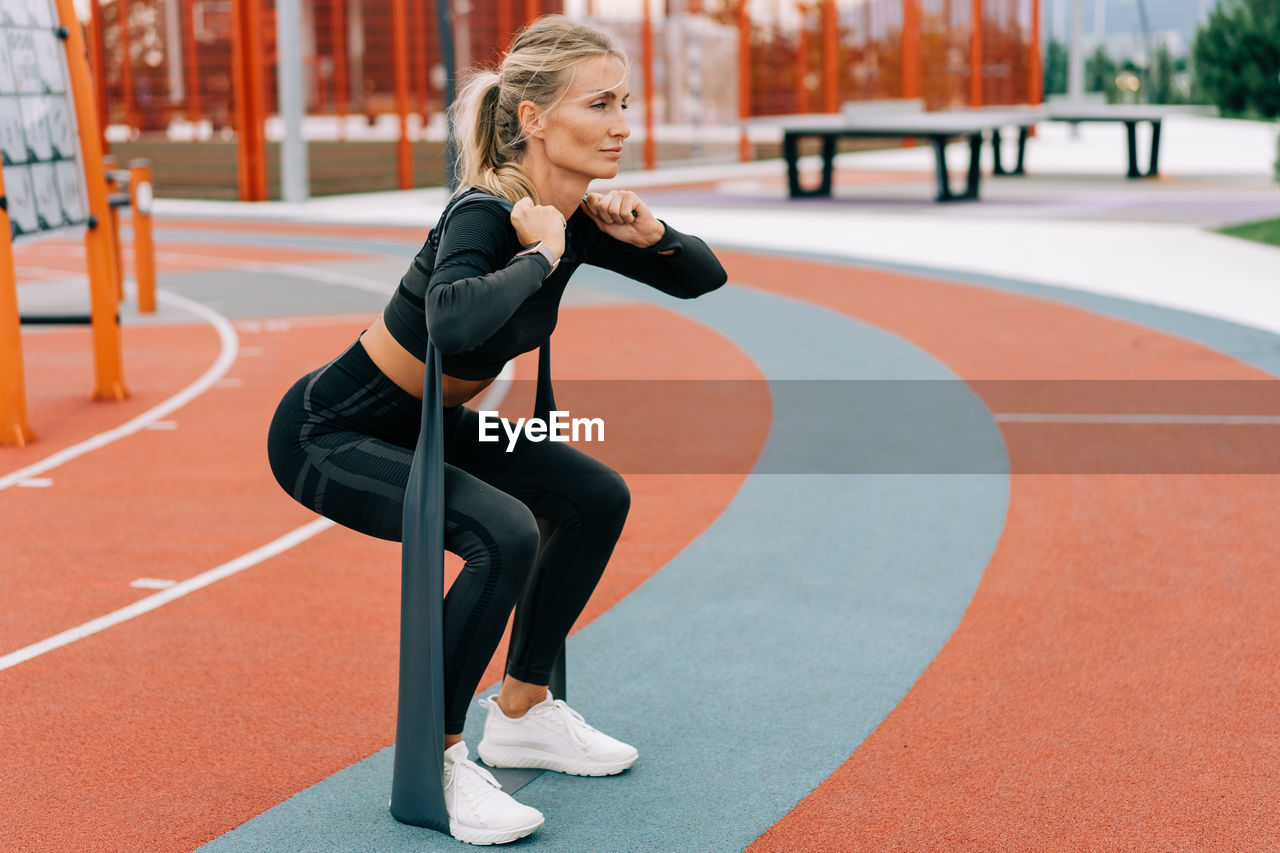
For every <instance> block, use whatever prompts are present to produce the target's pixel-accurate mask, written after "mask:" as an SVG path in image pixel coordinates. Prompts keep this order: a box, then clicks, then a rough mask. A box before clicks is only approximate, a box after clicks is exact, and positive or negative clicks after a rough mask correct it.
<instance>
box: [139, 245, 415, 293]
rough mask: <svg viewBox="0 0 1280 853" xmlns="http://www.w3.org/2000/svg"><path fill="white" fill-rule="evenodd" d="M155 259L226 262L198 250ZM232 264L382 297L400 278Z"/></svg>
mask: <svg viewBox="0 0 1280 853" xmlns="http://www.w3.org/2000/svg"><path fill="white" fill-rule="evenodd" d="M156 259H157V260H162V261H172V262H176V263H183V262H186V261H189V260H195V261H208V260H219V261H225V260H226V259H227V258H226V256H225V255H214V254H209V255H203V254H200V253H198V252H157V253H156ZM231 266H232V268H234V269H238V270H246V271H248V272H265V273H279V274H282V275H291V276H294V277H296V278H301V279H305V280H307V281H310V282H312V283H316V284H337V285H341V286H343V287H354V288H356V289H357V290H370V291H372V292H374V293H381V294H382V295H383V296H390V295H391V293H392V291H394V290H395V289H396V285H398V284H399V281H380V280H374V279H368V278H361V277H360V276H356V275H347V274H346V273H340V272H334V271H333V270H326V269H320V268H318V267H305V266H301V265H299V264H271V263H258V262H254V261H237V262H236V263H234V264H232V265H231Z"/></svg>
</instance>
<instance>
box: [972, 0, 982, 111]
mask: <svg viewBox="0 0 1280 853" xmlns="http://www.w3.org/2000/svg"><path fill="white" fill-rule="evenodd" d="M970 9H971V10H972V11H971V12H970V13H969V16H970V19H971V20H970V27H971V29H970V30H969V106H971V107H980V106H982V77H983V74H982V61H983V60H982V0H972V5H971V6H970Z"/></svg>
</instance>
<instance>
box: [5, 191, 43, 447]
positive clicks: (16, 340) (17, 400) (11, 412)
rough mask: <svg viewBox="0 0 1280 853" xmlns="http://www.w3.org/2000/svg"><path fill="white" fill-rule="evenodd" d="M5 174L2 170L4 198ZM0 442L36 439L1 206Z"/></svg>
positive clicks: (10, 245)
mask: <svg viewBox="0 0 1280 853" xmlns="http://www.w3.org/2000/svg"><path fill="white" fill-rule="evenodd" d="M3 197H4V174H3V173H0V198H3ZM0 230H3V231H4V233H3V234H0V444H16V445H18V446H19V447H21V446H23V445H26V444H29V443H30V442H32V441H35V440H36V435H35V433H34V432H32V431H31V427H30V426H29V425H28V424H27V389H26V384H25V380H24V379H23V370H22V321H21V318H20V316H19V314H18V274H17V272H15V271H14V268H13V240H12V238H11V237H10V236H9V235H10V234H12V233H13V232H12V231H11V230H10V229H9V211H8V207H7V206H5V205H0Z"/></svg>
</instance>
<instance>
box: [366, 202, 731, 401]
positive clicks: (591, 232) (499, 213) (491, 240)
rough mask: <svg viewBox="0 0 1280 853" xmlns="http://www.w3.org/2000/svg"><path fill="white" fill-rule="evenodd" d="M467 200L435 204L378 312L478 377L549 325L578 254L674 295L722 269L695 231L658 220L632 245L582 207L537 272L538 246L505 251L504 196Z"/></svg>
mask: <svg viewBox="0 0 1280 853" xmlns="http://www.w3.org/2000/svg"><path fill="white" fill-rule="evenodd" d="M478 192H480V191H479V190H470V191H468V193H467V194H471V193H478ZM464 195H466V194H464ZM459 198H461V196H460V197H459ZM469 201H470V203H468V204H462V205H460V206H457V209H456V210H452V211H451V208H452V207H454V206H455V205H457V199H455V201H454V202H453V203H452V204H451V205H450V207H448V208H446V209H445V213H444V214H443V215H442V219H441V221H442V223H443V225H444V230H443V231H441V232H440V233H439V234H437V233H436V232H435V231H434V230H433V231H432V235H431V237H429V238H428V240H427V242H426V243H425V244H424V245H423V247H422V249H421V251H419V252H418V255H417V257H415V258H414V259H413V263H412V264H410V266H409V270H408V272H406V273H405V274H404V277H403V278H401V280H400V285H399V287H397V288H396V291H395V293H394V294H393V295H392V297H391V301H390V302H388V303H387V306H386V308H385V309H384V310H383V314H382V317H383V322H384V323H385V324H386V327H387V330H388V331H389V332H390V333H391V336H392V337H393V338H395V340H396V342H397V343H399V344H400V345H401V346H402V347H404V348H405V349H406V350H407V351H409V352H410V353H412V354H413V355H415V356H417V357H418V358H420V359H424V360H425V358H426V351H427V338H428V336H429V337H430V339H431V340H432V341H433V342H434V343H435V345H436V349H437V350H439V352H440V360H441V370H442V372H443V373H444V374H445V375H447V376H455V377H457V378H459V379H488V378H490V377H493V376H497V375H498V373H499V372H500V371H501V370H502V367H503V365H504V364H506V363H507V361H509V360H510V359H512V358H515V357H516V356H517V355H520V354H521V353H524V352H528V351H530V350H532V349H535V348H536V347H538V346H539V345H540V344H541V343H542V342H543V341H545V340H546V339H547V337H548V336H549V335H550V334H551V332H552V330H554V329H555V325H556V319H557V315H558V311H559V307H560V297H561V296H562V295H563V294H564V289H565V286H566V285H567V284H568V283H569V277H570V276H571V275H572V274H573V271H574V270H575V269H577V267H578V266H579V265H580V264H592V265H594V266H598V267H603V268H605V269H609V270H613V271H615V272H618V273H621V274H622V275H625V276H627V277H628V278H633V279H635V280H637V281H640V282H643V283H644V284H647V285H649V286H651V287H655V288H657V289H658V290H661V291H662V292H664V293H669V294H671V295H672V296H677V297H680V298H683V299H691V298H693V297H695V296H701V295H702V294H704V293H708V292H710V291H712V290H715V289H716V288H717V287H719V286H721V285H722V284H724V283H725V280H726V278H727V276H726V274H725V271H724V267H722V266H721V265H720V262H719V261H718V260H717V259H716V256H715V255H714V254H713V253H712V251H711V249H709V248H708V247H707V244H706V243H704V242H703V241H702V240H699V239H698V238H697V237H691V236H689V235H686V234H681V233H680V232H678V231H676V230H675V229H674V228H672V227H671V226H670V225H666V223H663V224H664V226H665V227H666V233H665V234H664V235H663V237H662V239H661V240H660V241H659V242H658V243H657V244H655V245H653V246H650V247H648V248H645V249H641V248H638V247H636V246H633V245H631V244H630V243H624V242H622V241H620V240H616V239H614V238H613V237H610V236H609V235H607V234H605V233H604V232H603V231H601V230H600V228H599V227H598V226H597V225H596V224H595V222H594V221H593V220H592V219H591V217H589V216H588V215H587V214H586V212H585V211H583V210H582V209H578V210H577V211H576V212H575V213H574V214H573V216H571V217H570V218H569V220H568V222H567V224H566V229H565V251H564V254H563V255H562V256H561V258H560V265H559V266H558V267H556V271H555V272H554V273H552V274H551V275H550V276H546V274H547V270H548V269H549V268H550V266H549V264H548V263H547V260H546V258H543V257H542V256H541V255H538V254H532V255H522V256H521V257H518V258H517V257H514V255H515V254H516V252H518V251H520V249H521V246H520V244H519V241H518V239H517V237H516V232H515V228H514V227H513V226H512V225H511V215H510V213H509V212H508V208H509V206H507V207H504V206H503V205H502V204H501V203H500V201H499V200H497V199H495V200H494V201H493V202H490V201H488V200H487V199H484V200H476V199H471V200H469ZM437 240H438V243H437ZM433 244H434V245H437V246H438V247H437V248H435V249H434V250H433V248H432V247H433ZM671 250H674V251H672V253H671V254H670V255H662V254H659V252H665V251H671ZM544 276H546V279H545V280H544V279H543V277H544Z"/></svg>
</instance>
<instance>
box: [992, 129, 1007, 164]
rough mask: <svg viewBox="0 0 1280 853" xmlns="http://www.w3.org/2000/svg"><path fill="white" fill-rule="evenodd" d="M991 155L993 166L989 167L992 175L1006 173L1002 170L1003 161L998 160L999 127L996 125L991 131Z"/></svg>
mask: <svg viewBox="0 0 1280 853" xmlns="http://www.w3.org/2000/svg"><path fill="white" fill-rule="evenodd" d="M991 156H992V159H993V161H994V166H993V167H992V169H991V174H993V175H1006V174H1008V173H1007V172H1006V171H1005V170H1004V163H1002V162H1001V161H1000V128H998V127H997V128H995V129H993V130H992V131H991Z"/></svg>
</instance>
